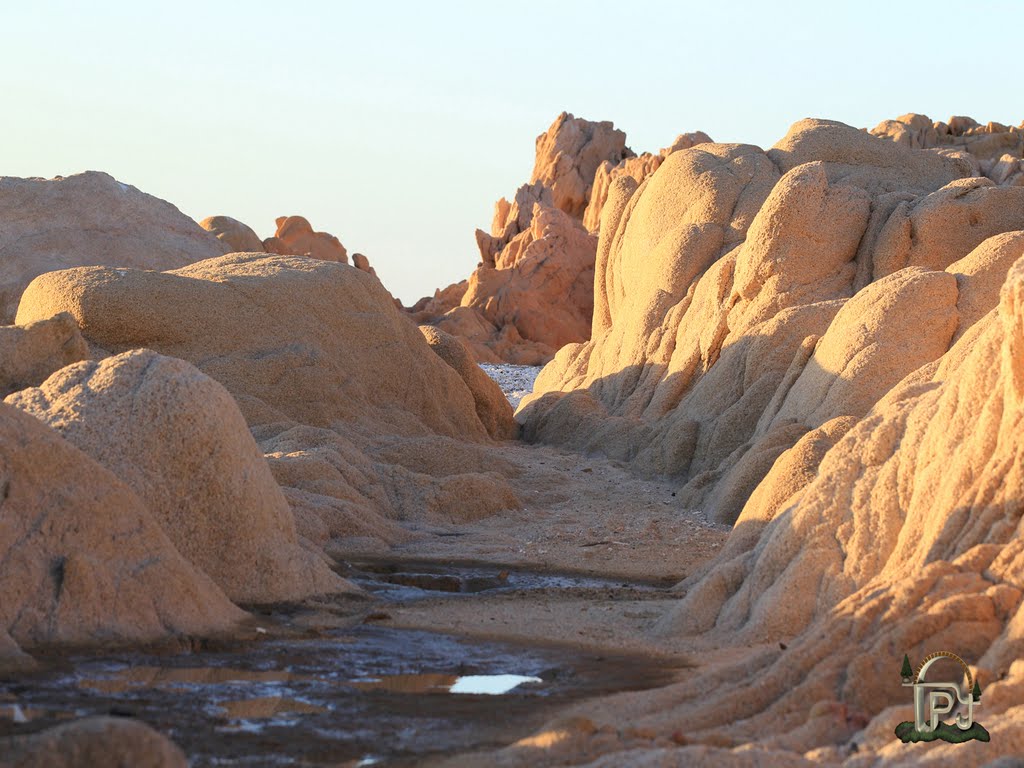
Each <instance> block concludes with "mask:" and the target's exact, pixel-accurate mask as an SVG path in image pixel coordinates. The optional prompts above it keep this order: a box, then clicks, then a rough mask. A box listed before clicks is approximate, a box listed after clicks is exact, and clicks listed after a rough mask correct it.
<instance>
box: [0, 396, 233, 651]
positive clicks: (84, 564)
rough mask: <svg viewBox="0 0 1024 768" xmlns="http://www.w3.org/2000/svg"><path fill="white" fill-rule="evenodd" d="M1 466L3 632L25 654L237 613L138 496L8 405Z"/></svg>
mask: <svg viewBox="0 0 1024 768" xmlns="http://www.w3.org/2000/svg"><path fill="white" fill-rule="evenodd" d="M0 465H2V467H3V496H4V515H3V520H4V524H3V526H2V527H0V563H2V567H0V592H2V594H3V595H4V599H3V600H2V601H0V633H5V634H6V635H9V636H10V638H13V640H14V641H15V642H16V643H18V644H19V645H21V646H22V647H24V648H32V647H33V646H36V645H40V644H56V643H73V644H89V645H92V644H99V643H104V644H107V645H108V646H109V645H110V644H111V643H124V642H145V641H152V640H158V639H163V638H164V637H166V636H167V635H168V634H172V635H173V634H185V633H188V634H210V633H215V632H220V631H226V630H229V629H231V628H233V627H234V626H235V624H236V623H237V622H238V621H239V620H240V619H241V618H242V617H243V616H244V614H243V613H242V611H240V610H239V609H237V608H236V607H235V606H234V605H232V603H231V602H230V601H229V600H228V598H227V597H226V596H225V595H224V593H223V592H222V591H221V590H220V588H219V587H217V586H216V585H215V584H214V583H213V582H212V581H211V580H210V579H209V578H208V577H207V576H206V575H205V574H203V573H202V572H200V571H198V570H197V569H195V568H194V567H193V566H192V565H191V564H190V563H189V562H188V561H187V560H185V559H184V558H183V557H182V556H181V555H180V554H179V553H178V551H177V550H176V549H175V548H174V545H173V544H172V543H171V542H170V540H169V539H168V538H167V536H166V535H165V534H164V532H163V531H162V530H161V528H160V526H159V525H158V524H157V522H156V521H155V520H154V519H153V517H152V515H151V514H150V512H149V510H148V509H147V507H146V505H145V503H144V502H143V501H142V499H140V498H139V497H138V496H137V495H136V494H135V492H134V491H132V490H131V489H130V488H129V487H128V486H127V485H125V484H124V483H123V482H121V480H119V479H118V478H117V477H115V476H114V475H113V474H112V473H111V472H109V471H108V470H107V469H105V468H104V467H102V466H100V465H99V464H98V463H97V462H95V461H94V460H92V459H91V458H89V457H88V456H86V455H85V454H84V453H82V452H81V451H79V450H78V449H77V448H75V447H73V446H72V445H71V444H70V443H68V442H67V441H65V440H64V439H63V438H61V437H60V436H59V435H58V434H57V433H56V432H54V431H53V430H52V429H50V428H49V427H47V426H46V425H44V424H42V423H41V422H39V421H38V420H37V419H35V418H33V417H31V416H29V415H28V414H25V413H23V412H21V411H20V410H18V409H17V408H14V407H12V406H10V405H4V404H0ZM8 650H10V649H8Z"/></svg>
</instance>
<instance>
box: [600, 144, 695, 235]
mask: <svg viewBox="0 0 1024 768" xmlns="http://www.w3.org/2000/svg"><path fill="white" fill-rule="evenodd" d="M710 143H711V137H710V136H708V135H707V134H706V133H704V131H694V132H692V133H681V134H679V135H678V136H676V140H675V141H674V142H672V144H671V145H670V146H667V147H664V148H662V150H661V151H660V152H658V154H654V153H652V152H644V153H643V154H642V155H637V156H633V157H624V158H623V159H622V160H620V161H619V162H618V163H613V162H612V161H611V160H605V161H604V162H603V163H601V165H599V166H598V167H597V173H596V174H594V183H593V188H592V190H591V192H590V199H589V200H588V202H587V210H586V211H585V212H584V214H583V226H584V227H585V228H586V229H587V231H588V232H590V233H591V234H594V235H596V234H598V233H599V232H600V229H601V213H602V211H603V210H604V205H605V203H606V202H608V194H609V192H610V191H611V187H612V185H613V184H614V183H615V181H616V180H617V179H621V178H627V177H628V178H631V179H633V181H635V182H636V183H637V184H641V183H642V182H643V181H644V180H645V179H646V178H647V177H648V176H650V175H651V174H652V173H654V172H655V171H656V170H658V168H660V167H661V164H662V163H663V162H665V158H666V157H668V156H669V155H671V154H672V153H673V152H677V151H679V150H680V149H689V148H690V147H695V146H697V145H698V144H710Z"/></svg>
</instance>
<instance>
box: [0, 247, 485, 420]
mask: <svg viewBox="0 0 1024 768" xmlns="http://www.w3.org/2000/svg"><path fill="white" fill-rule="evenodd" d="M64 311H66V312H69V313H70V314H71V315H72V316H73V317H74V318H75V319H76V320H77V321H78V323H79V325H80V326H81V328H82V331H83V333H84V334H85V336H86V338H87V339H88V340H89V341H90V342H91V343H94V344H96V345H98V346H99V347H101V348H103V349H105V350H107V351H109V352H112V353H118V352H123V351H127V350H130V349H136V348H139V347H147V348H150V349H154V350H156V351H157V352H160V353H161V354H164V355H167V356H170V357H179V358H182V359H184V360H189V361H191V362H192V363H193V364H195V365H196V366H197V367H198V368H199V369H200V370H201V371H203V372H204V373H206V374H208V375H209V376H211V377H212V378H214V379H216V380H217V381H219V382H220V383H221V384H223V385H224V386H225V387H226V388H227V390H228V391H229V392H231V394H232V395H233V396H234V397H235V399H236V400H237V401H238V403H239V405H240V406H241V408H242V412H243V413H244V414H245V415H246V418H247V420H248V422H249V424H250V426H253V425H257V424H261V423H273V422H282V421H288V420H292V421H295V422H299V423H302V424H311V425H317V426H325V427H326V426H330V425H331V424H333V423H334V422H336V421H339V420H345V421H351V422H364V423H372V422H376V423H384V424H394V423H396V422H397V423H399V424H400V425H401V426H402V427H403V428H407V429H411V430H417V429H418V430H419V431H421V432H425V431H430V430H432V431H435V432H439V433H442V434H449V435H460V436H465V437H468V438H470V439H473V438H477V439H478V438H481V437H483V436H485V435H486V431H485V430H484V427H483V425H482V424H481V423H480V420H479V419H478V418H477V416H476V410H475V407H474V404H473V399H472V396H471V394H470V393H469V391H468V389H467V388H466V386H465V384H464V383H463V382H462V379H461V378H459V376H458V374H456V373H455V371H453V370H452V369H451V368H450V367H449V366H447V365H446V364H445V363H444V362H443V361H442V360H441V359H440V358H438V357H437V356H436V355H434V354H433V353H432V352H431V351H430V348H429V347H428V346H427V344H426V342H425V341H424V340H423V337H422V336H421V335H420V333H419V331H418V330H417V329H416V327H415V326H413V325H412V324H411V323H409V322H408V320H406V319H405V318H404V317H403V316H402V315H401V314H399V312H398V310H397V309H396V308H395V307H394V305H393V304H392V303H391V297H390V296H389V295H388V293H387V291H385V290H384V289H383V287H382V286H381V285H380V283H379V282H378V281H377V280H375V279H374V278H373V277H371V276H370V275H368V274H367V273H365V272H362V271H360V270H358V269H355V268H353V267H348V266H345V265H342V264H336V263H332V262H329V261H322V260H318V259H307V258H300V257H294V256H277V255H266V254H231V255H228V256H223V257H221V258H218V259H212V260H208V261H205V262H201V263H198V264H195V265H192V266H190V267H186V268H184V269H180V270H174V271H171V272H144V271H141V270H124V269H122V270H118V269H108V268H104V267H92V268H82V269H74V270H65V271H62V272H52V273H50V274H47V275H42V276H41V277H39V278H37V279H36V281H35V282H34V283H33V284H32V286H30V288H29V290H28V291H27V292H26V295H25V297H24V300H23V301H22V305H21V308H20V309H19V312H18V318H19V322H22V323H24V322H31V321H33V320H35V319H38V318H43V317H50V316H52V315H54V314H56V313H58V312H64ZM396 404H398V405H400V407H396Z"/></svg>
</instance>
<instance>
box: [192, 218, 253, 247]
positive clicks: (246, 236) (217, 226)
mask: <svg viewBox="0 0 1024 768" xmlns="http://www.w3.org/2000/svg"><path fill="white" fill-rule="evenodd" d="M199 226H200V227H202V228H203V229H205V230H206V231H207V232H209V233H210V234H211V235H213V236H214V237H216V238H217V239H218V240H220V241H221V242H222V243H224V244H225V245H226V246H227V247H228V251H229V252H232V253H258V252H260V251H262V250H265V249H264V248H263V241H262V240H260V238H259V236H258V235H257V234H256V233H255V232H253V231H252V229H251V228H250V227H248V226H247V225H245V224H243V223H242V222H240V221H239V220H238V219H233V218H231V217H230V216H207V217H206V218H205V219H203V220H202V221H200V222H199Z"/></svg>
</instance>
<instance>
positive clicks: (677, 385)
mask: <svg viewBox="0 0 1024 768" xmlns="http://www.w3.org/2000/svg"><path fill="white" fill-rule="evenodd" d="M973 169H974V165H972V163H971V162H969V159H965V158H964V157H963V156H956V155H951V154H948V153H942V152H934V151H930V150H924V149H912V148H910V147H909V146H907V145H906V142H890V141H885V140H882V139H879V138H877V137H873V136H871V135H869V134H867V133H864V132H861V131H856V130H854V129H852V128H849V127H847V126H843V125H842V124H839V123H832V122H828V121H817V120H805V121H801V122H800V123H797V124H796V125H794V126H793V128H792V129H791V130H790V132H789V134H788V135H787V136H786V137H785V138H784V139H783V140H782V141H780V142H779V143H778V144H777V145H776V146H775V147H773V148H772V149H771V150H769V151H768V152H763V151H762V150H760V149H758V148H756V147H750V146H744V145H716V144H701V145H698V146H695V147H693V148H690V149H686V150H682V151H679V152H675V153H673V154H672V155H671V156H669V157H668V158H667V159H666V160H665V161H664V162H663V163H662V164H661V167H660V168H659V170H658V171H657V173H655V174H654V175H652V176H650V177H649V178H647V179H646V181H645V182H643V183H641V184H637V183H636V181H635V180H633V179H632V178H621V179H617V180H615V181H614V182H613V183H612V185H611V187H610V191H609V196H608V200H607V201H606V203H605V205H604V210H603V213H602V222H601V235H600V241H599V244H598V255H597V261H596V271H597V274H596V278H595V286H596V287H595V309H594V323H593V338H592V340H591V341H589V342H587V343H581V344H570V345H568V346H566V347H564V348H563V349H562V350H560V351H559V353H558V354H557V356H556V357H555V359H554V360H553V361H552V362H551V363H550V364H548V366H547V367H545V369H544V370H543V371H542V372H541V374H540V377H539V378H538V380H537V385H536V388H535V392H534V394H533V395H532V396H531V397H528V398H527V399H526V400H524V403H523V405H522V406H521V407H520V409H519V411H518V413H517V418H518V419H519V420H520V421H521V423H522V424H523V430H524V434H525V435H526V436H527V437H528V439H532V440H538V441H544V442H550V443H555V444H559V445H563V446H567V447H571V448H574V449H577V450H580V451H586V452H602V453H605V454H606V455H610V456H613V457H615V458H618V459H620V460H623V461H626V462H629V463H631V465H632V466H633V467H634V468H635V469H637V470H638V471H640V472H642V473H650V474H667V475H671V476H674V477H676V478H677V481H678V483H679V484H680V490H679V499H680V504H681V505H683V506H687V507H696V508H700V509H703V510H705V511H706V513H707V514H708V515H710V516H712V517H714V518H717V519H718V520H719V521H722V522H730V523H731V522H734V521H735V527H734V529H733V533H732V535H731V536H730V538H729V540H728V542H727V544H726V546H725V548H724V551H723V552H722V553H721V555H720V556H719V557H718V558H716V559H715V560H714V561H712V562H711V563H709V564H707V565H705V566H704V567H702V569H701V570H700V571H698V572H697V573H695V574H693V575H692V576H690V577H689V578H688V579H687V580H686V581H685V582H683V584H682V585H680V589H681V590H682V591H683V592H684V593H685V596H684V597H683V599H682V600H681V601H680V602H679V604H678V605H677V606H676V607H675V608H674V609H673V610H672V611H670V612H669V613H668V614H667V615H666V616H664V617H663V619H662V621H661V622H660V624H659V627H658V631H660V632H663V633H668V634H672V635H679V634H684V635H689V636H692V637H693V638H694V640H693V642H694V643H695V644H697V646H698V647H700V646H701V645H702V644H706V645H707V646H708V647H715V648H718V647H721V646H723V645H729V644H739V645H743V646H750V645H751V644H761V643H770V644H771V645H766V646H764V648H765V649H766V650H765V651H764V653H763V654H761V655H760V656H759V657H758V658H757V659H754V660H752V659H750V658H747V659H746V660H745V661H743V662H742V663H737V664H734V665H730V664H725V665H722V666H720V667H719V668H717V669H715V670H714V671H712V672H708V673H707V674H706V675H705V676H704V677H700V678H698V679H696V680H688V681H687V682H686V684H685V686H680V687H679V689H675V688H673V689H670V691H667V692H666V693H665V695H664V696H661V697H660V698H659V697H656V696H652V697H651V698H650V699H649V700H647V703H646V704H638V706H641V707H646V709H645V710H644V711H645V714H643V715H639V716H638V718H639V720H640V722H641V723H643V722H645V720H646V721H649V722H651V723H661V722H662V721H666V718H669V719H670V720H671V722H672V723H678V722H679V720H680V718H685V719H686V722H687V723H688V724H689V728H690V729H691V730H689V731H688V736H691V735H692V737H693V738H694V739H696V740H708V741H709V742H711V743H726V744H736V743H740V742H744V741H758V742H760V744H761V745H762V746H765V747H768V748H772V749H785V750H795V751H798V752H806V751H807V750H810V749H812V748H815V747H821V746H824V745H828V744H835V743H843V742H845V741H847V740H848V739H849V738H850V737H851V736H852V735H853V734H854V733H855V732H856V731H858V730H860V729H861V728H863V727H864V726H865V725H866V724H868V723H869V721H871V719H872V718H873V717H876V716H878V717H879V718H884V717H885V715H884V713H883V710H884V708H885V707H886V706H889V705H896V704H906V703H907V701H906V692H905V691H904V690H903V689H901V688H900V687H899V685H898V675H897V674H896V673H897V671H898V664H899V661H900V659H901V658H902V654H903V653H905V652H906V653H909V654H910V656H911V658H915V659H920V658H922V657H923V656H924V654H926V653H928V652H930V651H932V650H935V649H941V648H949V647H952V648H956V649H957V652H958V653H961V655H965V656H966V657H968V658H970V659H972V660H976V662H977V670H978V672H979V674H980V676H981V677H982V679H983V680H984V681H995V680H999V679H1000V678H1001V677H1005V678H1006V679H1007V682H1006V683H1005V685H1003V688H1004V689H1005V692H1004V693H1003V694H1002V698H1000V696H996V697H995V699H996V701H997V702H1000V703H998V704H997V705H996V706H995V707H993V708H992V709H987V710H986V712H999V713H1008V717H1009V719H1010V720H1011V721H1013V722H1014V723H1015V726H1014V727H1019V725H1020V722H1021V719H1022V718H1024V712H1022V711H1021V710H1020V708H1017V709H1016V710H1013V709H1012V706H1013V704H1012V696H1010V694H1009V691H1010V690H1011V688H1013V686H1020V685H1021V683H1020V680H1021V679H1022V677H1021V676H1022V675H1024V670H1022V669H1021V668H1018V669H1017V671H1016V673H1015V672H1014V671H1013V666H1012V665H1013V660H1014V659H1015V658H1016V657H1017V654H1018V653H1019V652H1020V650H1021V649H1022V647H1024V646H1022V643H1024V640H1022V639H1021V627H1024V619H1021V617H1020V616H1019V615H1018V614H1019V606H1020V604H1021V595H1022V589H1024V584H1021V583H1020V573H1021V557H1022V555H1021V552H1022V551H1024V544H1022V542H1024V537H1022V536H1021V535H1020V518H1021V515H1020V509H1021V506H1022V504H1024V483H1022V481H1021V476H1022V468H1024V453H1022V450H1021V440H1020V437H1019V435H1020V433H1021V432H1020V425H1019V421H1020V420H1021V418H1022V417H1024V396H1022V394H1021V393H1022V392H1024V384H1022V382H1024V374H1022V373H1020V369H1021V366H1022V363H1021V361H1022V360H1024V356H1022V355H1024V342H1021V341H1020V338H1024V336H1022V333H1021V328H1024V315H1022V312H1024V310H1022V306H1024V305H1022V300H1021V297H1022V296H1024V259H1022V254H1024V251H1022V248H1024V240H1022V238H1024V232H1022V231H1021V230H1024V195H1022V194H1021V193H1020V191H1019V190H1020V187H1017V186H1013V185H1001V186H1000V185H996V184H995V183H993V182H992V180H991V179H978V178H971V177H970V174H971V173H972V170H973ZM908 232H909V233H910V234H909V236H907V233H908ZM780 642H782V643H783V645H782V646H779V645H778V643H780ZM754 670H756V685H752V683H751V679H752V678H751V675H752V673H753V671H754ZM1014 675H1016V677H1014ZM1011 681H1012V682H1011ZM993 687H995V688H996V690H997V691H1000V690H1001V689H1000V688H999V687H998V686H993ZM684 688H685V690H684ZM1014 690H1017V689H1014ZM666 702H669V705H668V706H666ZM666 711H670V715H667V714H666ZM990 716H991V715H988V716H987V717H990ZM904 719H905V718H904ZM666 722H667V721H666ZM722 723H731V724H732V725H730V726H729V728H728V730H726V729H724V728H723V727H722ZM666 727H667V725H666ZM889 733H890V736H889V738H891V729H890V731H889ZM766 734H772V735H771V736H767V735H766ZM986 746H987V745H986ZM879 749H881V747H879Z"/></svg>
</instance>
